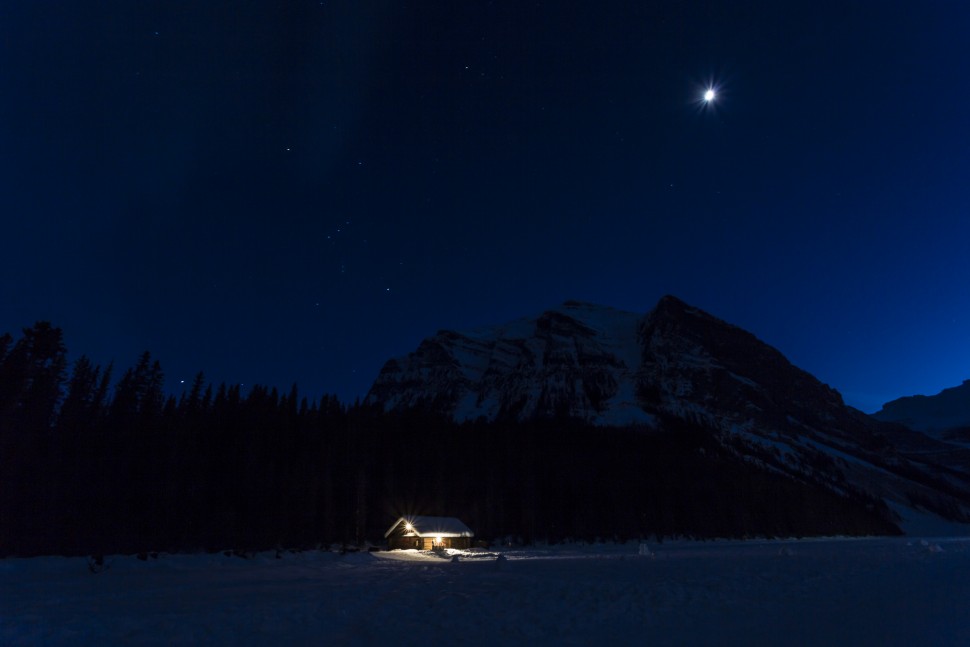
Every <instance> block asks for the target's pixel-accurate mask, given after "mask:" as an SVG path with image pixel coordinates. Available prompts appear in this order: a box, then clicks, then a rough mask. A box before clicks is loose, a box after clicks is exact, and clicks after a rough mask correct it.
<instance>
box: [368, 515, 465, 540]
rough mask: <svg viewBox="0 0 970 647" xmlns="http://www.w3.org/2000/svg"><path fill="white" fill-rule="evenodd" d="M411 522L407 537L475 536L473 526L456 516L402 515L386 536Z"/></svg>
mask: <svg viewBox="0 0 970 647" xmlns="http://www.w3.org/2000/svg"><path fill="white" fill-rule="evenodd" d="M408 524H411V530H405V531H404V533H403V535H404V536H405V537H474V536H475V533H473V532H472V530H471V528H469V527H468V526H466V525H465V524H464V523H462V522H461V520H460V519H457V518H455V517H401V518H400V519H398V520H397V521H395V522H394V524H393V525H392V526H391V527H390V528H388V530H387V532H385V533H384V537H385V538H387V537H390V536H391V533H393V532H394V531H395V530H397V529H398V527H401V528H402V529H403V528H405V527H406V526H407V525H408Z"/></svg>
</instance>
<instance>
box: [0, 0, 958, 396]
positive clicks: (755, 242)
mask: <svg viewBox="0 0 970 647" xmlns="http://www.w3.org/2000/svg"><path fill="white" fill-rule="evenodd" d="M968 24H970V6H964V5H963V4H961V3H949V2H930V3H903V2H884V1H881V2H876V1H872V2H861V3H860V2H856V3H845V2H805V3H794V2H777V1H770V2H763V3H744V2H724V3H703V2H698V3H695V2H683V3H680V2H664V3H651V2H643V1H638V2H616V1H598V2H592V1H590V2H552V1H550V2H523V1H521V0H508V1H504V2H502V1H496V2H474V1H468V2H453V1H450V0H449V1H447V2H445V1H438V2H407V3H403V2H389V1H386V2H367V1H363V2H362V1H349V0H348V1H337V0H327V1H325V2H318V1H312V2H304V1H288V2H287V1H280V0H275V1H269V0H267V1H265V2H257V1H250V2H245V1H237V2H225V1H211V2H204V1H203V2H200V1H198V0H192V1H183V2H178V1H173V0H165V1H155V2H153V1H139V2H130V1H128V0H106V1H103V2H97V3H95V2H82V1H80V0H78V1H76V2H66V1H56V0H51V1H45V2H32V1H28V0H23V1H14V2H5V3H3V4H2V5H0V82H2V88H3V91H2V93H0V171H2V173H0V213H2V216H0V217H2V220H3V223H2V225H3V226H2V233H0V236H2V238H0V241H2V242H0V246H2V249H0V279H2V281H0V331H11V332H15V333H16V332H18V331H19V329H20V328H22V327H24V326H27V325H29V324H31V323H33V321H35V320H38V319H48V320H51V321H53V322H54V323H55V324H56V325H59V326H61V327H62V328H64V330H65V335H66V341H67V344H68V347H69V348H70V349H71V351H72V353H73V354H74V356H76V355H77V354H80V353H82V352H83V353H87V354H88V355H90V356H91V357H92V358H93V359H94V360H96V361H99V362H107V361H109V360H112V359H114V360H115V361H116V362H117V363H118V364H119V365H120V366H122V367H124V366H129V365H131V364H133V363H134V361H135V359H136V357H137V354H138V353H139V352H141V351H142V350H150V351H151V352H152V354H153V355H154V356H156V357H157V358H158V359H159V360H161V362H162V365H163V368H164V369H165V370H166V374H167V382H168V385H169V386H170V387H172V388H177V386H178V382H179V380H181V379H186V380H190V379H191V377H192V375H193V374H194V373H195V372H197V371H199V370H204V371H205V372H206V374H207V376H208V377H209V378H210V379H212V380H215V381H222V380H226V381H234V382H242V383H253V382H260V383H264V384H270V385H275V386H279V387H281V388H288V387H289V385H290V384H291V383H293V382H294V381H295V382H297V383H298V384H299V385H300V387H301V389H302V390H303V391H304V392H306V393H308V394H310V395H317V394H322V393H324V392H336V393H338V394H339V395H341V396H342V397H344V398H348V397H349V398H352V397H354V396H356V395H358V394H361V395H362V394H363V393H364V392H365V391H366V389H367V387H368V386H369V384H370V382H371V381H372V380H373V378H374V377H375V376H376V374H377V372H378V370H379V369H380V367H381V365H382V363H383V361H384V360H385V359H387V358H388V357H390V356H393V355H399V354H403V353H405V352H407V351H410V350H412V349H413V348H414V347H415V346H416V345H417V343H418V342H419V341H420V339H421V338H423V337H425V336H427V335H430V334H432V333H434V332H435V331H436V330H438V329H439V328H459V329H460V328H464V327H471V326H477V325H482V324H488V323H496V322H501V321H505V320H508V319H513V318H516V317H519V316H522V315H526V314H533V313H536V312H539V311H541V310H543V309H544V308H546V307H549V306H552V305H555V304H557V303H559V302H561V301H563V300H565V299H569V298H574V299H583V300H588V301H593V302H597V303H603V304H607V305H612V306H615V307H619V308H624V309H628V310H633V311H638V312H645V311H647V310H648V309H650V308H651V307H652V306H653V305H654V303H655V302H656V300H657V299H658V298H659V297H660V296H662V295H663V294H665V293H671V294H675V295H677V296H679V297H680V298H682V299H684V300H686V301H688V302H691V303H693V304H695V305H697V306H699V307H702V308H704V309H706V310H708V311H710V312H711V313H713V314H715V315H717V316H719V317H721V318H724V319H726V320H728V321H731V322H732V323H736V324H738V325H740V326H742V327H745V328H747V329H749V330H751V331H752V332H754V333H755V334H757V335H758V336H759V337H761V338H762V339H763V340H765V341H767V342H768V343H770V344H772V345H774V346H776V347H777V348H779V349H780V350H781V351H782V352H783V353H785V354H786V355H787V356H788V357H789V358H790V359H791V360H792V361H794V362H795V363H796V364H797V365H799V366H801V367H803V368H805V369H807V370H809V371H811V372H812V373H814V374H815V375H817V376H818V377H819V378H820V379H821V380H823V381H825V382H827V383H829V384H831V385H832V386H834V387H835V388H837V389H839V390H840V391H842V393H843V394H844V396H845V397H846V399H847V401H848V402H849V403H851V404H854V405H856V406H859V407H861V408H863V409H865V410H873V409H875V408H878V406H879V405H880V404H881V403H882V402H884V401H886V400H888V399H891V398H894V397H898V396H901V395H908V394H913V393H935V392H937V391H939V390H940V389H942V388H944V387H947V386H952V385H955V384H959V383H960V382H961V381H962V380H963V379H965V378H968V377H970V337H968V335H967V333H966V331H967V327H968V323H967V322H968V317H970V281H968V280H967V277H968V276H970V254H967V251H966V250H967V247H968V240H970V218H968V216H970V182H968V178H970V110H968V106H970V84H968V83H967V78H966V77H967V70H970V47H968V46H967V44H966V43H967V37H966V31H967V30H966V27H967V25H968ZM709 83H713V84H714V85H715V86H716V87H717V89H718V92H719V94H718V98H717V100H716V102H715V104H714V107H713V109H711V108H708V109H703V108H702V106H701V105H700V103H699V102H698V99H699V97H700V96H701V95H702V94H703V91H704V89H705V87H706V85H707V84H709Z"/></svg>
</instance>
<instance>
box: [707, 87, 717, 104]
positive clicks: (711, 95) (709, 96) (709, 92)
mask: <svg viewBox="0 0 970 647" xmlns="http://www.w3.org/2000/svg"><path fill="white" fill-rule="evenodd" d="M715 96H716V95H715V93H714V89H713V88H709V89H708V90H707V92H705V93H704V101H707V102H708V103H710V102H711V101H714V97H715Z"/></svg>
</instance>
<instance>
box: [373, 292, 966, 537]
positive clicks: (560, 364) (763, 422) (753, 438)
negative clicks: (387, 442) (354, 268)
mask: <svg viewBox="0 0 970 647" xmlns="http://www.w3.org/2000/svg"><path fill="white" fill-rule="evenodd" d="M367 402H368V403H370V404H372V405H379V406H382V407H383V408H385V409H386V410H407V409H415V408H417V409H425V410H430V411H431V412H434V413H437V414H440V415H442V416H445V417H448V418H451V419H453V420H455V421H459V422H460V421H464V420H474V419H479V418H485V419H486V420H498V421H501V420H534V419H543V418H547V419H554V418H571V419H578V420H583V421H586V422H587V423H591V424H594V425H601V426H603V425H613V426H628V425H637V426H641V427H644V428H647V429H653V430H657V431H664V430H668V431H669V430H672V429H678V428H687V427H690V428H692V429H696V428H702V429H706V430H707V432H708V433H710V434H711V435H713V436H714V437H715V438H716V439H717V441H718V442H719V443H720V444H721V445H722V446H723V447H725V448H727V449H728V450H729V451H731V452H734V453H735V454H736V455H737V456H738V457H740V458H742V459H743V460H744V461H745V462H746V463H747V464H750V465H753V466H756V467H757V468H759V469H763V470H769V471H772V472H775V473H780V474H784V475H786V476H788V477H790V478H793V479H797V480H800V481H802V482H807V483H811V484H813V485H815V486H817V487H821V488H825V489H827V490H829V491H832V492H836V493H839V494H842V495H846V496H855V495H859V496H863V497H865V496H875V497H878V498H880V499H883V500H884V501H887V502H890V503H893V504H898V505H904V506H916V507H921V508H926V509H929V510H932V511H934V512H935V513H937V514H940V515H942V516H944V517H947V518H951V519H961V520H970V515H968V509H970V506H968V502H970V456H966V455H960V454H959V453H954V450H955V449H956V448H955V447H954V446H952V445H949V444H946V443H939V442H936V441H933V440H932V439H930V438H927V437H926V436H924V435H922V434H917V433H914V432H912V431H910V430H908V429H906V428H905V427H902V426H899V425H892V424H886V423H881V422H879V421H876V420H873V419H872V418H870V417H869V416H866V415H865V414H863V413H862V412H860V411H858V410H856V409H853V408H851V407H848V406H846V405H845V404H844V402H843V401H842V398H841V396H840V395H839V394H838V393H837V392H836V391H835V390H833V389H832V388H830V387H828V386H826V385H825V384H822V383H821V382H820V381H819V380H817V379H816V378H815V377H813V376H812V375H810V374H809V373H807V372H805V371H803V370H801V369H799V368H797V367H795V366H793V365H792V364H791V363H790V362H789V361H788V360H787V359H786V358H785V357H784V356H783V355H782V354H781V353H780V352H779V351H777V350H776V349H774V348H772V347H771V346H769V345H767V344H765V343H763V342H762V341H760V340H759V339H757V338H756V337H755V336H754V335H752V334H751V333H749V332H747V331H744V330H742V329H741V328H738V327H736V326H733V325H731V324H728V323H726V322H724V321H722V320H720V319H718V318H716V317H714V316H712V315H710V314H708V313H705V312H703V311H701V310H699V309H697V308H693V307H691V306H689V305H688V304H686V303H684V302H683V301H681V300H679V299H677V298H675V297H672V296H666V297H664V298H662V299H661V300H660V301H659V302H658V303H657V305H656V306H655V307H654V308H653V309H652V310H651V311H650V312H649V313H647V314H646V315H644V316H638V315H636V314H632V313H627V312H621V311H618V310H614V309H611V308H606V307H602V306H595V305H591V304H585V303H579V302H575V301H570V302H566V303H564V304H563V305H562V306H560V307H558V308H555V309H552V310H549V311H547V312H544V313H542V314H541V315H539V316H537V317H531V318H525V319H521V320H518V321H516V322H512V323H510V324H506V325H502V326H492V327H488V328H482V329H479V330H475V331H470V332H465V333H457V332H451V331H440V332H438V333H437V334H436V335H435V336H433V337H431V338H429V339H427V340H425V341H424V342H422V343H421V345H420V346H419V347H418V349H417V350H416V351H415V352H413V353H411V354H409V355H408V356H406V357H403V358H398V359H394V360H390V361H389V362H387V364H386V365H385V366H384V369H383V370H382V371H381V373H380V375H379V376H378V378H377V380H376V381H375V383H374V385H373V387H372V389H371V391H370V393H369V394H368V396H367Z"/></svg>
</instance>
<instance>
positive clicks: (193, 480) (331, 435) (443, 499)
mask: <svg viewBox="0 0 970 647" xmlns="http://www.w3.org/2000/svg"><path fill="white" fill-rule="evenodd" d="M115 372H116V371H115V369H114V368H113V367H112V366H98V365H95V364H93V363H92V362H91V361H90V360H89V359H88V358H87V357H84V356H81V357H79V358H78V359H77V360H76V361H74V362H73V365H72V366H70V367H69V366H68V360H67V349H66V348H65V346H64V342H63V333H62V331H61V330H60V329H59V328H56V327H53V326H52V325H50V324H49V323H46V322H39V323H37V324H35V325H34V326H33V327H31V328H28V329H25V330H24V331H23V334H22V336H21V337H20V338H19V339H15V338H14V337H13V336H12V335H10V334H5V335H3V336H2V337H0V556H9V555H19V556H30V555H42V554H63V555H84V554H111V553H143V552H148V551H168V552H194V551H216V550H236V551H243V552H246V551H255V550H263V549H271V548H281V549H306V548H314V547H320V546H323V547H327V548H330V547H333V546H334V545H337V546H340V547H341V548H343V549H358V548H361V547H364V546H368V545H375V544H379V543H380V542H381V540H382V539H383V533H384V531H385V530H386V529H387V528H388V527H389V526H390V524H391V523H392V522H393V521H394V520H395V519H396V518H397V517H399V516H402V515H409V514H431V515H447V516H457V517H460V518H462V519H463V520H464V521H465V522H466V523H467V524H468V525H469V526H470V527H471V528H472V529H473V530H474V531H475V532H476V539H477V540H480V541H484V542H509V541H512V542H523V543H530V542H535V541H550V542H560V541H568V540H573V541H595V540H607V541H610V540H615V541H623V540H631V539H638V538H640V539H643V538H655V539H663V538H666V537H694V538H714V537H750V536H803V535H820V534H836V533H838V534H896V533H898V529H897V528H896V527H895V526H894V525H893V524H891V523H890V522H888V521H886V520H885V518H884V517H883V516H882V515H880V514H878V513H877V512H874V511H873V502H872V501H867V500H863V499H849V498H842V497H838V496H836V495H834V494H832V493H830V492H827V491H824V490H822V489H820V488H818V487H815V486H813V485H812V484H811V483H805V482H800V481H796V480H794V479H790V478H787V477H785V476H783V475H780V474H776V473H770V472H767V471H764V470H761V469H758V468H756V467H753V466H751V465H749V464H746V463H744V462H743V461H741V460H740V459H738V458H737V457H736V456H733V455H731V454H730V453H729V452H727V451H725V450H724V448H723V446H722V445H721V444H719V443H718V442H716V439H715V436H714V432H713V431H712V430H710V429H706V428H704V427H703V426H702V425H700V424H699V423H690V422H685V421H682V420H668V421H665V423H666V424H665V425H664V429H665V431H662V432H657V431H650V430H644V429H635V428H601V427H595V428H594V427H590V426H587V425H584V424H582V423H581V422H577V421H571V420H539V421H533V422H525V423H523V422H490V423H487V422H485V421H479V422H473V423H465V424H455V423H453V422H450V421H447V420H442V419H441V418H439V417H434V416H431V415H427V414H425V413H423V412H421V411H410V412H406V413H394V414H391V413H384V412H382V411H379V410H375V409H373V408H369V407H366V406H363V405H361V404H359V403H355V404H353V405H346V404H342V403H340V402H339V401H338V400H337V399H336V398H335V397H333V396H322V397H316V398H310V397H307V396H305V395H302V394H301V393H300V392H299V390H298V388H297V387H296V386H295V385H294V386H293V387H292V388H291V389H290V390H288V391H286V392H283V393H280V392H278V391H277V389H275V388H267V387H263V386H255V387H252V388H251V389H249V390H248V392H246V393H245V394H244V393H242V392H241V390H240V388H239V386H237V385H226V384H220V385H218V386H215V385H212V384H209V383H207V382H206V380H205V378H204V376H203V374H201V373H200V374H199V375H198V376H197V377H196V379H195V381H194V383H193V384H192V385H191V388H189V389H188V390H186V391H185V392H183V393H182V394H180V395H178V396H175V395H169V394H167V392H166V390H165V388H164V374H163V371H162V367H161V366H160V364H159V362H157V361H155V360H153V359H152V356H151V355H150V353H148V352H146V353H144V354H143V355H141V357H139V358H138V359H137V362H136V363H135V365H134V366H132V367H130V368H127V369H125V370H124V371H122V372H120V377H118V378H117V379H116V380H115V379H114V375H115Z"/></svg>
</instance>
